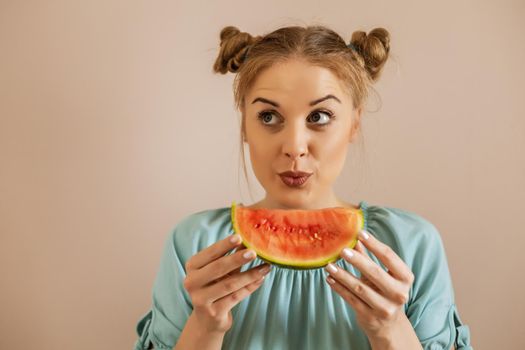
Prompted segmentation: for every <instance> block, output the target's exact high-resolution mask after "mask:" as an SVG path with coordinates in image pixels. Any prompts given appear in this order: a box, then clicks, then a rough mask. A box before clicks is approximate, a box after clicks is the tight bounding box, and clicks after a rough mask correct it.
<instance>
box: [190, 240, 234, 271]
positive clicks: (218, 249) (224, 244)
mask: <svg viewBox="0 0 525 350" xmlns="http://www.w3.org/2000/svg"><path fill="white" fill-rule="evenodd" d="M240 245H241V237H240V236H239V235H238V234H233V235H230V236H228V237H226V238H224V239H221V240H220V241H217V242H215V243H213V244H212V245H210V246H209V247H207V248H205V249H203V250H201V251H200V252H198V253H197V254H195V255H193V256H192V257H191V258H190V259H188V261H187V262H186V271H188V270H197V269H200V268H202V267H203V266H206V265H208V264H209V263H211V262H212V261H214V260H216V259H218V258H220V257H222V256H224V255H225V254H226V253H228V252H229V251H230V250H232V249H233V248H235V247H238V246H240Z"/></svg>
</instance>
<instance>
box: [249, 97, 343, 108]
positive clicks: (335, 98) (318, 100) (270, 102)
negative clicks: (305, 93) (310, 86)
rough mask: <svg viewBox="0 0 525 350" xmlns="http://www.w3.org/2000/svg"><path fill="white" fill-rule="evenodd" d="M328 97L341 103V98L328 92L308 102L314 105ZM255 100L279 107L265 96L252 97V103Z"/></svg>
mask: <svg viewBox="0 0 525 350" xmlns="http://www.w3.org/2000/svg"><path fill="white" fill-rule="evenodd" d="M329 98H332V99H334V100H336V101H337V102H339V103H341V100H339V99H338V98H337V97H335V96H334V95H331V94H330V95H326V96H325V97H321V98H319V99H317V100H314V101H312V102H310V106H314V105H316V104H318V103H320V102H323V101H324V100H327V99H329ZM255 102H263V103H268V104H271V105H272V106H274V107H277V108H279V104H278V103H277V102H275V101H271V100H268V99H267V98H264V97H257V98H256V99H254V100H253V101H252V104H254V103H255Z"/></svg>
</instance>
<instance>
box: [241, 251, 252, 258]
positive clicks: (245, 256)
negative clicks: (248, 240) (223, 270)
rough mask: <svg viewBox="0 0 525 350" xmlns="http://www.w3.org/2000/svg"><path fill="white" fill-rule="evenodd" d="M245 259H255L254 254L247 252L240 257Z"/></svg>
mask: <svg viewBox="0 0 525 350" xmlns="http://www.w3.org/2000/svg"><path fill="white" fill-rule="evenodd" d="M242 256H243V257H244V258H245V259H251V258H254V257H255V252H254V251H253V250H248V251H247V252H246V253H244V254H243V255H242Z"/></svg>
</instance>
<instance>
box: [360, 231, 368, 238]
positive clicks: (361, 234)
mask: <svg viewBox="0 0 525 350" xmlns="http://www.w3.org/2000/svg"><path fill="white" fill-rule="evenodd" d="M359 237H361V238H362V239H368V237H370V236H369V235H368V233H367V232H366V231H365V230H361V231H360V232H359Z"/></svg>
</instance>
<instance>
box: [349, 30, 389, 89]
mask: <svg viewBox="0 0 525 350" xmlns="http://www.w3.org/2000/svg"><path fill="white" fill-rule="evenodd" d="M350 43H351V44H352V45H353V46H354V47H355V48H356V49H357V51H358V53H359V54H360V56H361V59H358V60H359V61H360V63H361V64H362V66H363V67H364V68H365V69H366V70H367V72H368V74H369V75H370V77H371V78H372V80H373V81H376V80H377V79H378V78H379V76H380V74H381V69H382V68H383V66H384V65H385V63H386V61H387V59H388V55H389V52H390V33H389V32H388V31H387V30H386V29H384V28H375V29H373V30H371V31H370V33H368V34H367V33H366V32H363V31H356V32H354V33H353V34H352V40H351V41H350Z"/></svg>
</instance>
